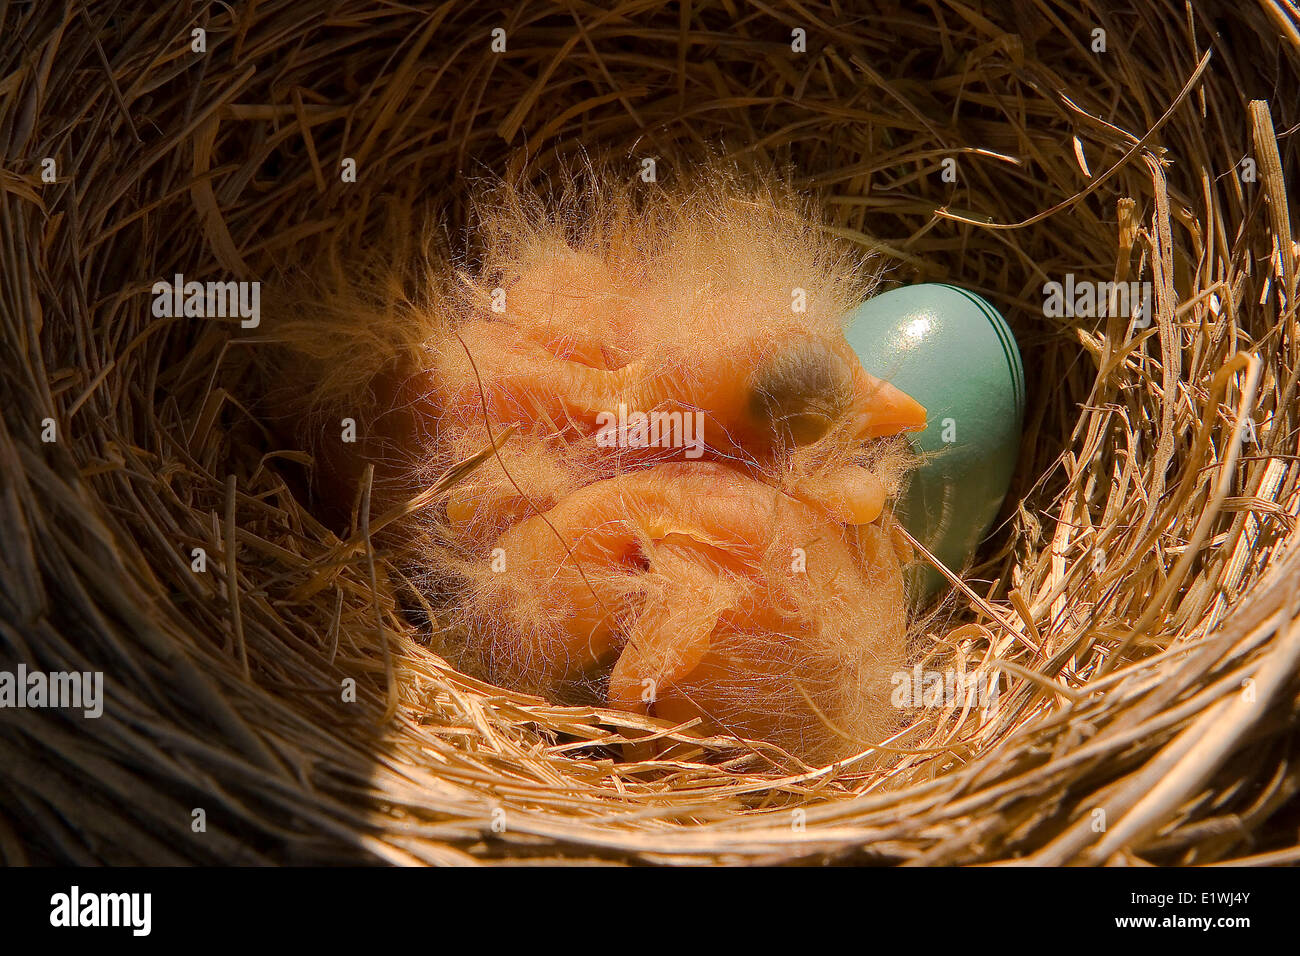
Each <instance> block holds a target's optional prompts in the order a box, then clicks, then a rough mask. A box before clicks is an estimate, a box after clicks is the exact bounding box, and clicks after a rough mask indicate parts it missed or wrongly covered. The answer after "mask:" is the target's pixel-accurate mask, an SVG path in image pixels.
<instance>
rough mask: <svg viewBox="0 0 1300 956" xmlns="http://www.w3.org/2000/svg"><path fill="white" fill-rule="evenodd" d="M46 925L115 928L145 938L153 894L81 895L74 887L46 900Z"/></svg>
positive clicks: (150, 924) (150, 920)
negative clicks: (124, 929) (47, 912)
mask: <svg viewBox="0 0 1300 956" xmlns="http://www.w3.org/2000/svg"><path fill="white" fill-rule="evenodd" d="M50 925H51V926H54V927H67V928H75V927H82V926H92V927H105V926H107V927H113V926H118V927H125V928H129V929H130V930H131V935H133V936H148V935H149V933H150V931H151V930H152V928H153V894H152V893H83V892H82V891H81V887H79V886H75V885H74V886H73V887H71V888H70V889H69V890H68V892H66V893H55V894H54V895H53V896H51V897H50Z"/></svg>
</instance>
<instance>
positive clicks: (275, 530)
mask: <svg viewBox="0 0 1300 956" xmlns="http://www.w3.org/2000/svg"><path fill="white" fill-rule="evenodd" d="M497 28H500V29H502V30H503V31H504V34H502V36H504V44H505V45H504V49H503V50H500V51H497V50H494V49H493V43H494V37H493V30H495V29H497ZM196 29H201V30H203V31H205V32H204V33H203V34H202V35H201V36H202V38H203V40H204V43H203V47H204V49H203V52H196V50H195V44H196V42H197V41H196V39H195V35H194V32H193V31H195V30H196ZM1098 30H1100V31H1101V34H1100V37H1101V40H1102V46H1104V49H1098V48H1097V47H1098V34H1097V33H1096V32H1095V31H1098ZM798 31H802V33H799V32H798ZM0 36H2V37H4V40H3V43H2V44H0V144H2V150H3V157H4V158H3V163H2V164H0V336H2V337H3V342H4V351H3V364H2V365H0V409H2V411H0V544H2V546H0V582H3V587H2V588H0V655H2V656H0V664H2V665H3V666H4V667H12V664H11V663H10V662H19V661H21V662H25V663H26V665H27V666H28V667H29V668H40V669H44V670H47V671H56V670H79V671H102V672H103V673H104V677H105V680H104V686H105V698H106V699H105V704H104V714H103V716H102V717H100V718H98V719H95V720H88V719H85V718H83V717H82V716H81V715H80V714H79V713H76V712H65V711H60V710H30V709H22V710H17V709H5V710H3V711H0V767H3V768H4V769H3V772H2V773H0V853H2V854H3V858H4V859H5V861H6V862H22V861H35V862H44V861H68V862H93V861H105V862H111V863H131V862H149V863H179V862H208V863H211V862H243V863H260V862H278V861H288V862H299V863H318V862H340V861H357V860H365V861H386V862H399V863H455V862H474V861H491V860H519V859H524V858H531V859H541V860H557V859H561V858H564V859H580V860H583V859H596V858H600V859H607V860H616V861H641V862H679V863H680V862H719V863H735V862H786V861H795V860H811V861H839V862H854V861H856V862H906V863H914V864H916V863H966V862H990V861H1005V860H1017V859H1018V860H1024V861H1028V862H1034V863H1044V864H1055V863H1098V864H1099V863H1164V864H1168V863H1183V864H1187V863H1196V864H1199V863H1215V862H1225V861H1238V862H1241V861H1245V862H1259V863H1264V862H1287V861H1294V860H1296V859H1298V858H1300V850H1297V849H1296V844H1297V842H1300V841H1297V839H1296V837H1297V832H1298V828H1300V814H1297V810H1296V801H1295V800H1294V797H1295V792H1296V789H1297V787H1298V786H1300V772H1298V771H1297V766H1296V761H1297V759H1298V758H1300V754H1298V753H1297V746H1298V745H1297V735H1296V733H1295V725H1296V721H1297V717H1298V716H1300V715H1298V711H1300V700H1298V695H1300V617H1298V615H1300V549H1298V548H1296V547H1295V539H1296V534H1297V531H1296V517H1297V514H1300V496H1298V495H1297V487H1298V484H1300V457H1297V448H1296V443H1297V435H1298V434H1300V432H1298V428H1297V426H1298V423H1297V410H1298V403H1297V394H1296V375H1297V369H1300V354H1298V350H1300V344H1298V342H1297V316H1296V306H1295V301H1296V294H1297V278H1296V276H1297V267H1296V262H1297V253H1298V252H1300V249H1298V248H1297V245H1296V236H1295V232H1294V227H1293V222H1294V216H1295V212H1296V210H1295V209H1294V207H1293V203H1292V202H1291V200H1290V197H1289V194H1288V187H1289V188H1292V189H1294V188H1295V182H1296V177H1297V174H1298V173H1300V164H1297V155H1298V152H1300V151H1298V148H1297V145H1296V138H1295V130H1296V128H1297V124H1300V102H1298V101H1297V100H1296V97H1295V95H1294V91H1295V90H1296V89H1297V88H1300V13H1297V11H1296V10H1295V8H1294V6H1293V5H1291V4H1289V3H1287V2H1285V0H1261V2H1252V3H1226V2H1224V3H1220V2H1213V0H1209V2H1204V3H1198V4H1196V5H1195V6H1189V5H1184V4H1178V3H1173V2H1166V0H1142V2H1139V3H1132V4H1124V5H1112V4H1109V3H1102V2H1088V3H1083V4H1077V3H1054V2H1050V0H1018V2H1015V3H1011V4H1006V5H1002V4H998V5H992V4H990V5H989V6H988V7H987V8H982V7H975V6H971V5H969V4H965V3H959V2H948V0H941V2H938V3H935V4H932V5H930V6H928V7H924V8H917V7H915V6H914V5H908V4H902V3H889V2H881V3H878V4H875V5H874V8H873V10H872V12H871V13H870V14H867V15H859V14H853V15H850V14H847V13H845V12H844V10H842V9H841V7H840V6H839V5H836V4H830V3H820V2H816V3H811V4H802V5H799V6H798V7H797V8H793V9H791V10H788V11H787V10H779V9H774V8H770V7H768V6H766V5H761V4H758V5H747V4H740V3H729V2H720V3H716V4H712V3H697V4H689V5H687V4H666V3H660V2H657V0H647V2H643V3H618V4H615V5H614V6H612V7H611V8H610V9H604V10H602V9H596V8H594V7H591V6H587V5H583V4H550V3H523V4H507V3H476V4H455V3H448V4H445V5H442V6H439V7H437V8H435V9H433V10H431V11H428V12H420V11H416V10H413V9H408V8H406V7H403V6H376V5H374V4H370V3H362V2H348V0H340V2H337V3H333V4H331V5H329V6H328V7H321V8H318V7H316V6H314V5H305V4H295V3H292V2H287V0H279V2H277V0H264V2H261V3H257V4H232V5H213V6H207V5H198V4H195V5H187V4H178V5H175V6H165V7H160V8H157V9H153V8H149V7H142V8H131V9H129V10H128V9H126V8H125V7H124V6H122V5H116V4H110V3H100V2H88V3H85V4H75V5H73V4H68V5H60V4H10V5H5V6H3V7H0ZM800 37H802V42H805V43H806V49H803V50H800V49H798V48H799V47H800V39H799V38H800ZM498 46H499V43H498ZM717 150H721V151H722V156H723V158H725V159H726V160H727V161H728V162H732V163H735V164H737V165H738V166H740V167H752V168H754V169H758V170H770V169H780V170H785V171H787V178H788V180H789V181H790V185H791V187H792V188H793V189H794V190H796V191H798V192H799V193H801V194H808V195H810V196H812V197H814V202H815V205H814V208H818V209H822V210H824V211H825V212H824V215H823V224H824V226H825V228H826V229H827V230H828V231H829V233H830V234H832V235H833V236H835V237H837V238H838V239H840V240H843V241H845V242H847V243H850V244H851V245H853V246H855V247H856V249H857V250H859V252H860V253H861V254H864V255H866V254H869V255H871V256H873V257H874V261H875V262H876V263H877V264H878V265H880V266H882V267H883V269H884V281H885V282H886V283H887V284H894V283H898V282H918V281H930V280H941V281H952V282H954V283H957V284H959V285H962V286H965V287H968V288H971V289H974V290H976V291H978V292H979V293H980V294H981V295H983V296H985V297H986V298H988V299H989V300H990V301H992V302H994V303H995V304H996V305H997V306H998V307H999V308H1000V309H1001V310H1002V311H1003V312H1004V313H1005V314H1006V315H1007V317H1008V319H1009V320H1010V322H1011V324H1012V326H1013V328H1014V329H1015V331H1016V334H1017V338H1018V340H1019V342H1020V345H1021V349H1022V351H1023V353H1024V355H1025V360H1026V362H1025V365H1026V376H1027V386H1028V392H1029V396H1028V406H1027V407H1028V409H1029V413H1028V418H1027V433H1026V437H1025V441H1024V443H1023V446H1022V449H1021V456H1020V460H1019V462H1018V465H1017V479H1016V483H1015V486H1014V487H1013V490H1012V495H1011V498H1010V500H1009V501H1008V504H1007V506H1006V508H1005V509H1004V514H1003V520H1002V521H1001V523H1000V525H999V527H998V529H997V530H996V532H995V533H994V535H993V536H992V537H991V538H990V539H989V540H988V541H987V542H986V543H985V545H984V547H983V549H982V550H981V553H980V555H979V556H978V558H977V560H976V561H975V563H974V564H973V565H972V566H971V567H968V568H965V569H950V570H952V571H954V572H960V574H959V575H958V574H954V577H955V578H956V579H957V582H958V583H957V584H956V586H955V587H954V589H953V591H952V593H951V594H949V595H948V596H947V597H946V598H945V599H944V601H943V602H942V603H941V604H940V605H939V606H938V607H935V608H931V609H929V610H928V611H927V613H926V614H925V615H924V616H923V617H922V618H921V619H920V621H919V628H918V631H919V633H918V634H917V635H916V637H915V640H914V641H913V647H912V659H911V661H910V662H911V663H913V664H914V665H916V666H918V667H920V668H921V669H923V670H938V671H955V672H957V673H959V674H970V673H978V674H980V675H982V676H983V677H984V678H988V679H997V680H998V681H1000V683H1001V686H1002V692H1001V693H1000V695H999V698H998V705H997V706H996V707H995V708H988V709H981V708H976V707H971V706H966V705H961V704H953V703H951V702H948V703H945V702H944V701H943V700H937V701H935V702H931V703H927V702H922V703H921V705H920V706H918V707H917V708H915V710H914V711H912V712H909V713H908V715H907V717H908V719H909V720H911V724H910V726H909V727H907V728H904V729H903V730H901V731H900V732H899V734H898V735H897V737H896V739H895V740H894V741H893V743H891V744H890V745H889V747H888V749H886V750H864V751H863V753H862V754H861V755H860V756H858V757H853V758H849V759H845V760H842V761H839V762H837V763H834V764H830V765H826V766H823V765H819V764H817V763H815V762H814V763H811V764H809V763H804V762H800V761H797V760H786V759H784V758H779V759H778V758H776V757H774V754H773V753H772V752H770V751H768V750H764V749H763V748H761V747H753V746H741V745H738V743H737V741H736V740H735V739H734V738H732V737H729V736H703V735H701V734H699V733H697V732H696V731H695V730H694V729H692V728H689V727H687V728H676V729H675V728H674V727H672V726H671V725H666V724H665V722H663V721H656V720H654V719H653V718H650V717H647V716H642V715H636V714H630V713H625V712H620V711H616V710H607V709H604V708H600V707H595V706H591V705H587V704H577V705H575V704H565V703H562V702H559V701H553V700H547V699H544V698H539V697H536V696H532V695H528V694H526V693H523V692H520V691H517V690H511V689H507V688H504V687H502V686H498V685H495V684H493V683H490V682H489V681H487V680H485V679H483V678H481V677H477V676H474V675H473V673H472V672H471V669H470V668H467V667H465V668H461V667H457V666H456V662H455V661H453V660H449V659H448V657H447V656H446V655H445V654H443V653H440V652H439V651H440V648H438V647H436V646H434V644H431V641H432V640H433V639H432V638H431V636H430V635H431V631H432V630H433V628H431V625H430V622H431V621H435V620H437V617H438V609H437V608H435V607H433V606H430V605H427V602H425V604H423V605H422V603H421V602H422V600H423V598H422V594H423V592H424V590H425V589H424V588H422V587H421V586H420V582H417V581H412V580H410V578H409V575H408V574H407V573H406V572H405V571H404V570H403V565H402V564H401V562H399V561H397V560H395V558H394V554H393V553H392V551H390V550H389V549H388V547H387V546H386V544H385V542H384V540H383V538H384V530H385V529H384V527H383V525H384V521H385V516H386V515H388V514H390V513H391V512H384V511H382V510H381V509H379V508H372V507H371V502H370V500H369V494H367V493H365V489H366V488H371V490H373V488H374V487H378V486H370V485H364V484H363V488H362V492H363V493H362V495H361V496H360V499H359V500H356V501H354V502H351V503H350V507H347V508H345V509H344V511H345V512H346V513H345V514H344V515H343V516H342V520H343V524H342V525H337V524H336V523H333V522H331V521H329V520H326V519H324V518H323V517H322V514H321V512H320V511H319V509H318V507H317V502H315V501H314V500H313V499H312V497H311V491H310V485H305V484H304V476H305V475H308V476H309V475H311V474H312V468H313V467H314V465H313V462H312V461H311V460H310V456H309V455H307V454H305V453H304V452H303V451H301V450H300V449H297V450H296V449H294V448H293V447H291V446H289V445H288V444H287V443H285V442H284V441H283V440H282V438H281V437H280V436H279V435H278V434H277V432H276V424H275V422H274V421H273V416H271V415H270V414H269V413H268V412H267V410H266V403H265V399H266V397H267V396H266V391H265V389H264V387H263V385H264V379H263V373H264V370H265V367H266V358H265V355H266V350H267V349H269V348H272V347H273V343H272V342H271V338H272V336H271V335H270V334H269V332H268V330H267V329H258V328H244V327H241V323H240V321H239V320H238V318H224V319H221V318H195V317H185V316H180V317H165V316H164V317H160V316H157V315H155V314H154V312H153V311H152V310H151V302H152V296H151V295H150V291H151V289H152V288H153V286H154V284H155V283H157V282H159V281H160V280H162V281H170V280H171V278H172V277H173V276H174V275H176V274H182V275H184V276H185V277H186V279H194V280H199V281H203V280H223V281H224V280H244V281H248V280H261V281H265V282H266V283H267V284H268V287H270V286H271V285H273V284H275V283H277V282H278V280H280V279H285V280H286V282H287V281H288V277H292V276H301V275H308V274H315V272H314V270H315V268H316V267H317V266H319V265H320V264H321V263H331V262H333V263H336V264H337V265H338V268H337V269H335V270H333V271H335V272H336V273H337V272H343V271H345V269H344V266H345V265H350V264H352V263H356V262H359V261H362V260H363V259H364V258H365V251H366V250H368V249H383V250H385V254H386V255H388V256H390V257H391V258H392V259H393V261H394V263H397V266H393V265H392V264H390V267H388V268H385V269H384V270H381V271H380V272H379V273H376V274H377V275H387V276H390V277H392V276H409V275H411V274H412V273H411V270H408V269H403V268H401V267H400V263H401V262H403V261H406V260H409V261H412V262H416V261H418V259H419V258H420V257H421V256H422V255H423V254H424V253H425V251H426V250H429V249H435V250H437V249H442V250H443V253H445V255H446V256H447V257H448V258H449V259H450V257H452V256H453V255H455V254H456V251H457V250H458V249H463V248H466V236H465V232H466V229H467V228H468V227H469V225H470V224H471V213H470V208H469V201H470V197H471V196H472V195H473V194H474V192H475V188H474V187H475V184H476V183H479V182H481V181H482V180H484V179H501V180H504V181H506V182H511V183H520V184H533V185H535V186H538V187H539V188H540V187H542V186H543V185H544V184H545V183H547V182H553V181H555V180H556V179H557V178H558V177H559V176H560V174H561V172H562V171H563V170H564V169H565V168H567V167H569V166H570V165H571V163H572V162H573V158H574V157H575V155H580V154H582V153H584V152H590V153H593V154H596V153H599V154H600V155H602V156H608V157H612V159H611V160H610V161H611V162H619V161H621V162H623V163H624V164H625V169H624V179H625V180H626V181H627V182H635V180H636V179H637V177H639V176H640V175H641V173H642V171H643V170H644V169H645V168H646V166H645V163H644V161H645V160H646V159H652V160H654V168H655V170H656V174H657V177H658V178H659V180H660V181H661V182H663V183H664V184H665V185H667V184H669V183H670V182H671V181H672V180H673V179H674V177H675V176H676V177H677V178H678V179H682V180H684V179H686V178H687V170H689V168H690V167H691V164H693V163H696V162H698V161H699V157H701V156H702V155H705V154H708V153H710V152H711V151H717ZM47 160H51V161H52V162H47ZM945 160H955V161H956V163H955V166H953V165H952V164H951V163H946V162H945ZM353 163H354V164H355V166H354V167H353V165H352V164H353ZM351 168H355V172H356V175H355V179H354V180H353V179H351V178H350V177H349V175H348V170H349V169H351ZM948 169H955V170H956V172H957V175H956V178H955V181H951V180H952V178H953V177H952V176H945V175H943V173H944V171H945V170H948ZM430 222H434V223H436V228H435V230H434V231H435V233H436V234H435V235H434V236H433V237H432V238H430V237H429V236H428V235H427V229H426V225H427V224H428V223H430ZM403 237H407V239H406V241H405V244H404V240H403ZM443 253H439V254H443ZM1067 275H1076V276H1080V277H1083V276H1088V277H1090V278H1094V279H1098V280H1106V281H1116V282H1128V281H1143V282H1150V283H1151V285H1152V289H1153V303H1154V307H1153V310H1152V311H1153V315H1152V322H1151V325H1150V327H1149V328H1135V327H1134V325H1133V323H1132V322H1131V321H1129V320H1128V319H1127V318H1126V317H1122V316H1110V317H1105V316H1103V317H1101V318H1091V317H1088V316H1077V315H1076V316H1063V317H1054V316H1049V315H1045V314H1044V310H1043V295H1042V289H1043V286H1044V284H1045V283H1048V282H1053V281H1062V280H1063V279H1064V277H1065V276H1067ZM286 287H288V286H287V285H286ZM317 291H318V292H319V293H320V295H319V299H320V300H321V301H324V300H325V299H326V296H325V294H324V293H325V291H326V290H317ZM383 291H384V292H385V296H384V298H385V299H386V300H387V301H393V302H396V301H401V300H403V299H404V298H405V299H409V298H410V296H412V295H416V294H420V290H418V289H412V288H407V287H401V288H394V289H391V290H383ZM426 291H428V290H426ZM434 291H436V290H434ZM308 301H313V300H311V299H310V298H309V300H308ZM268 308H269V306H268ZM365 361H366V358H365V355H364V354H363V353H362V352H359V353H358V363H359V365H358V374H360V367H361V365H364V362H365ZM51 422H52V423H53V424H52V426H51V424H50V423H51ZM50 438H53V440H49V439H50ZM459 477H461V476H459V475H455V474H453V475H450V476H440V479H439V480H440V481H441V480H443V478H445V480H446V482H447V485H446V487H443V488H441V489H439V484H438V482H435V483H434V484H431V485H430V486H429V487H430V489H433V490H434V491H436V493H442V492H444V491H450V489H451V482H452V480H453V479H456V478H459ZM434 491H431V493H434ZM397 507H399V508H400V507H401V506H400V505H398V506H397ZM372 512H373V513H372ZM353 515H355V518H353ZM196 551H197V552H198V554H200V555H202V556H205V557H206V564H203V562H202V561H200V559H199V558H198V557H196ZM196 562H198V563H199V564H201V565H203V570H196ZM353 692H354V693H355V702H353V701H352V700H351V699H350V695H351V693H353ZM645 734H655V735H659V736H660V738H661V739H663V740H667V741H669V742H670V743H671V744H672V750H671V751H670V753H671V759H663V760H659V759H654V758H653V757H650V758H647V759H627V758H626V757H624V756H623V754H622V745H623V744H624V743H625V742H626V741H628V740H629V739H644V737H643V735H645ZM882 758H884V759H882ZM196 808H202V809H203V810H204V811H205V814H206V822H207V826H206V832H204V833H201V834H199V833H195V832H194V830H193V828H192V821H193V819H194V817H193V811H194V810H195V809H196Z"/></svg>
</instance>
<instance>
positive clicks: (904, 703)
mask: <svg viewBox="0 0 1300 956" xmlns="http://www.w3.org/2000/svg"><path fill="white" fill-rule="evenodd" d="M889 683H890V684H892V685H893V687H894V690H893V693H892V694H891V695H890V697H889V702H890V703H891V704H893V705H894V706H895V707H897V708H899V709H904V708H909V707H945V706H946V707H973V708H977V709H979V710H986V709H990V708H995V707H997V703H998V675H997V674H994V675H993V676H992V678H991V679H990V678H989V676H988V675H986V674H985V673H983V672H982V671H977V670H975V671H957V670H953V669H952V668H949V669H948V670H946V671H927V670H922V669H921V665H920V664H917V665H915V666H914V667H913V668H912V669H911V670H910V671H895V672H894V673H893V675H891V676H890V678H889Z"/></svg>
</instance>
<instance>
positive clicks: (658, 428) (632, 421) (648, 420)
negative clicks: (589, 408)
mask: <svg viewBox="0 0 1300 956" xmlns="http://www.w3.org/2000/svg"><path fill="white" fill-rule="evenodd" d="M596 425H597V431H596V444H597V445H599V446H600V447H601V448H681V449H684V451H683V452H682V454H683V456H684V457H686V458H692V459H694V458H699V457H700V456H701V455H703V454H704V412H700V411H688V412H638V411H628V407H627V406H626V405H624V404H623V403H622V402H620V403H619V406H618V411H617V412H601V413H600V414H598V415H597V416H596Z"/></svg>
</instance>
